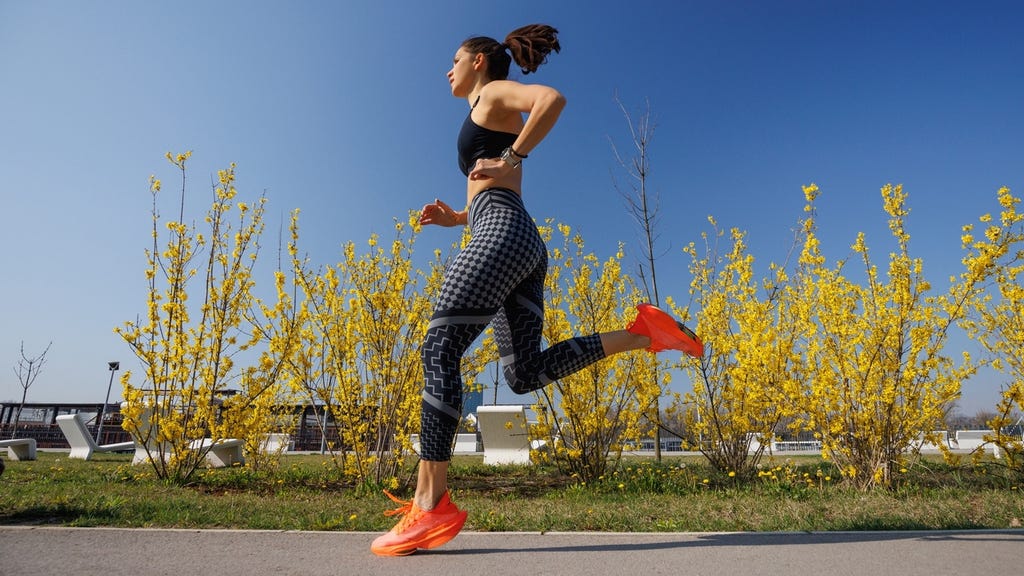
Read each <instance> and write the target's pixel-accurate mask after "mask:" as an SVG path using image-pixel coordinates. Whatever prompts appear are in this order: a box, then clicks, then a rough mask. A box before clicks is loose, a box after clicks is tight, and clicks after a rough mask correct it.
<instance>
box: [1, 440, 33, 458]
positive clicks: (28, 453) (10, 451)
mask: <svg viewBox="0 0 1024 576" xmlns="http://www.w3.org/2000/svg"><path fill="white" fill-rule="evenodd" d="M0 448H7V457H8V458H9V459H11V460H35V459H36V439H35V438H13V439H10V440H0Z"/></svg>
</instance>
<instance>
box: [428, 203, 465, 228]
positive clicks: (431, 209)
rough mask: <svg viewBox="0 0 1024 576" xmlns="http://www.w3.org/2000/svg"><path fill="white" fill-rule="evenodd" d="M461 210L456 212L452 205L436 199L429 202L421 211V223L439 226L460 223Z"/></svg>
mask: <svg viewBox="0 0 1024 576" xmlns="http://www.w3.org/2000/svg"><path fill="white" fill-rule="evenodd" d="M460 215H461V213H460V212H456V211H455V210H453V209H452V207H451V206H449V205H447V204H445V203H444V202H441V201H440V200H438V199H436V198H435V199H434V202H433V203H431V204H427V205H425V206H424V207H423V210H422V211H421V212H420V224H424V225H426V224H437V225H438V226H457V225H459V223H460V222H459V220H460V218H459V216H460Z"/></svg>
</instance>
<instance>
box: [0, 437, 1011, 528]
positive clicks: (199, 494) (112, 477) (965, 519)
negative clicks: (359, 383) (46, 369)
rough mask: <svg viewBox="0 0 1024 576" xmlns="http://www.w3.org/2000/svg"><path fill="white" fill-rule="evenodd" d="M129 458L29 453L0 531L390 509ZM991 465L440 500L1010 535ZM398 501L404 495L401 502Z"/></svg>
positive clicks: (460, 493) (326, 483)
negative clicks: (170, 476)
mask: <svg viewBox="0 0 1024 576" xmlns="http://www.w3.org/2000/svg"><path fill="white" fill-rule="evenodd" d="M129 462H130V456H127V455H108V454H101V455H97V456H96V457H94V459H93V460H91V461H89V462H85V461H81V460H69V459H68V458H67V457H66V454H61V453H52V452H41V453H40V454H39V459H38V460H36V461H30V462H7V471H6V472H5V473H4V474H3V476H0V524H6V525H62V526H119V527H173V528H245V529H276V530H368V531H382V530H387V529H388V528H390V526H391V525H392V524H393V523H394V519H393V518H388V517H385V516H384V515H383V514H382V512H383V511H385V510H388V509H391V508H393V507H394V505H393V504H392V503H391V501H390V500H388V499H387V498H386V497H384V496H383V495H382V494H381V493H380V492H378V491H376V490H370V489H367V488H365V487H360V486H353V485H350V484H348V483H346V482H343V481H341V480H339V479H338V477H337V473H336V472H335V471H334V470H333V467H332V466H327V465H325V462H326V461H325V458H324V457H321V456H286V457H284V458H283V459H282V461H281V464H280V466H279V467H278V468H277V469H276V470H275V471H273V472H257V471H253V470H251V469H248V468H233V469H220V470H209V471H203V472H201V473H200V474H199V475H198V476H197V477H196V478H195V480H194V482H192V483H191V484H190V485H188V486H183V487H181V486H174V485H171V484H167V483H164V482H161V481H159V480H156V479H154V478H153V477H152V475H151V473H149V472H148V469H147V468H146V467H132V466H130V464H129ZM992 468H993V465H982V466H959V467H956V466H949V465H946V464H942V463H940V462H923V463H919V464H917V465H915V466H914V467H912V469H910V470H907V471H906V472H905V473H903V475H902V477H901V478H900V483H899V486H898V487H896V488H894V489H892V490H875V491H872V492H867V493H865V492H859V491H856V490H853V489H850V488H847V487H844V486H843V485H842V484H841V483H839V482H838V474H836V473H835V471H834V470H833V469H831V468H830V467H829V466H827V465H826V464H824V463H823V462H822V461H821V460H820V459H818V458H810V457H803V458H793V459H791V460H784V461H775V462H772V463H771V464H768V465H766V467H765V468H764V470H763V471H762V472H761V474H760V475H759V477H758V478H755V479H750V480H747V481H740V480H738V479H737V478H732V477H729V476H728V475H726V474H720V473H718V474H716V473H713V472H712V471H711V470H710V469H709V468H708V467H707V466H706V465H704V464H703V461H702V460H701V459H700V458H669V459H666V460H665V462H664V463H663V464H660V465H659V464H655V463H654V462H653V460H651V459H642V458H637V459H633V460H626V461H624V462H623V464H622V466H621V467H620V468H619V470H618V471H616V472H613V473H610V474H609V475H607V476H606V477H604V478H602V479H600V480H598V481H596V482H591V483H590V484H584V483H582V482H579V481H578V480H577V479H575V478H573V477H570V476H565V475H563V474H560V473H558V472H557V471H556V470H554V469H552V468H546V467H537V466H531V467H522V466H520V467H516V466H507V467H491V466H484V465H482V464H481V463H480V459H479V458H457V459H456V460H455V461H454V462H453V463H452V466H451V480H450V484H451V486H452V489H453V498H454V499H455V501H456V502H457V503H458V504H459V506H461V507H463V508H465V509H466V510H468V511H469V520H468V522H467V529H469V530H479V531H512V530H525V531H571V530H594V531H622V532H648V531H697V532H708V531H737V530H743V531H803V530H906V529H924V530H933V529H974V528H1009V527H1019V526H1020V525H1021V522H1022V521H1024V495H1022V494H1021V492H1022V491H1024V490H1022V489H1021V488H1022V487H1021V486H1018V485H1017V484H1016V483H1015V482H1014V481H1012V480H1007V479H1006V478H1005V477H1004V476H1003V475H1000V474H998V473H996V472H995V471H994V470H992ZM406 496H408V495H407V494H406Z"/></svg>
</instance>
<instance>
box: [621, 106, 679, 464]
mask: <svg viewBox="0 0 1024 576" xmlns="http://www.w3.org/2000/svg"><path fill="white" fill-rule="evenodd" d="M615 103H616V104H617V105H618V107H619V109H620V110H621V111H622V115H623V116H625V117H626V124H627V125H628V126H629V135H630V142H629V143H630V145H631V146H632V148H633V150H632V154H631V155H628V157H626V155H623V154H621V153H620V152H619V150H618V148H617V147H616V146H615V142H614V141H613V140H612V139H611V138H610V137H609V139H608V140H609V142H610V143H611V146H612V152H613V153H614V154H615V160H616V161H617V162H618V163H619V166H621V167H622V169H623V170H624V171H625V172H626V175H627V176H628V183H627V185H628V189H625V190H624V189H623V188H621V187H620V186H619V184H618V183H617V182H616V181H615V178H614V175H613V176H612V183H613V185H614V186H615V189H616V191H618V193H619V195H620V196H622V198H623V200H624V201H625V203H626V209H627V211H628V212H629V214H630V216H632V217H633V219H634V220H635V221H636V223H637V226H639V228H640V234H641V236H642V242H643V249H642V255H641V261H640V263H639V274H638V275H639V277H640V282H641V284H642V285H643V288H644V293H645V294H646V295H647V299H648V300H650V301H651V302H652V303H653V304H654V305H655V306H661V296H660V295H659V293H658V274H657V268H656V267H655V261H656V260H657V258H658V256H662V255H664V254H665V252H660V253H659V252H657V251H656V248H655V244H656V242H657V239H658V233H657V224H658V209H659V207H660V202H659V198H658V194H657V193H656V192H653V191H651V190H649V189H648V186H647V179H648V175H649V174H650V159H649V156H648V150H649V149H650V144H651V139H652V138H653V137H654V123H653V120H652V118H651V103H650V101H649V100H645V101H644V109H643V110H642V111H641V112H640V114H639V115H638V116H637V117H636V118H634V117H633V116H632V115H631V114H630V113H629V111H628V110H626V107H625V106H624V105H623V104H622V101H621V100H620V99H619V97H618V95H617V94H616V95H615ZM658 372H660V366H659V367H658V368H657V369H656V370H655V377H656V378H658V381H659V382H660V381H661V379H660V377H659V376H658ZM660 396H661V395H660V394H659V395H658V397H657V398H655V400H654V406H652V407H651V409H650V410H649V416H648V417H649V418H650V419H651V420H652V421H653V424H654V456H655V459H656V460H657V461H658V462H661V431H662V428H663V426H662V422H661V406H660V404H661V402H660Z"/></svg>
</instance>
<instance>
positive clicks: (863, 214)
mask: <svg viewBox="0 0 1024 576" xmlns="http://www.w3.org/2000/svg"><path fill="white" fill-rule="evenodd" d="M531 22H545V23H549V24H552V25H554V26H555V27H557V28H559V30H560V31H561V35H560V37H561V40H562V45H563V50H562V53H561V54H557V55H553V56H552V57H551V59H550V61H549V63H548V64H547V65H545V66H544V67H542V68H541V69H540V71H539V72H538V74H536V76H534V75H530V76H526V77H523V78H521V79H522V80H523V81H527V82H541V83H545V84H550V85H553V86H555V87H557V88H558V89H559V90H561V91H562V92H563V93H564V94H565V95H566V97H567V99H568V106H567V108H566V109H565V112H564V113H563V115H562V118H561V119H560V121H559V123H558V125H557V126H556V128H555V129H554V131H553V132H552V133H551V134H550V135H549V137H548V138H547V140H545V142H543V143H542V144H541V146H540V147H538V148H537V149H536V150H535V151H534V152H532V153H531V154H530V159H529V161H528V166H527V168H528V171H527V175H526V178H525V184H524V187H525V198H526V202H527V206H528V208H529V210H530V212H531V214H532V215H533V216H534V217H535V218H538V219H544V218H549V217H551V218H555V219H556V220H558V221H561V222H564V223H567V224H570V225H572V226H573V227H575V228H577V229H579V230H580V231H581V232H582V233H583V234H584V236H585V238H586V239H587V241H588V242H587V244H588V248H590V249H591V250H593V251H595V252H597V253H598V254H603V255H608V254H610V253H611V251H612V250H613V249H614V247H615V245H616V244H617V242H619V241H622V242H626V243H627V247H633V246H637V244H638V243H637V236H636V232H637V231H636V228H635V226H634V225H633V224H632V223H631V222H630V221H629V218H628V217H626V214H625V212H624V208H623V205H622V202H621V200H620V198H619V196H618V194H617V192H616V191H615V189H614V187H613V185H612V174H613V173H616V164H615V160H614V156H613V154H612V151H611V147H610V145H609V139H611V140H613V141H615V142H616V143H617V144H618V145H619V146H620V147H625V146H626V145H627V142H626V138H627V137H628V133H627V129H626V128H627V126H626V122H625V120H624V118H623V115H622V113H621V111H620V110H619V108H618V106H617V105H616V103H615V96H616V95H618V97H619V99H620V100H621V101H622V102H623V103H624V104H625V105H626V107H627V108H628V109H629V110H630V111H632V112H634V113H635V112H637V111H639V110H640V109H641V108H642V107H643V105H644V102H645V101H649V102H650V105H651V108H652V110H653V113H654V117H655V122H656V132H655V134H654V140H653V142H652V151H651V162H652V172H651V179H650V184H651V186H652V187H653V189H654V190H655V191H657V192H658V193H659V194H660V196H661V210H662V219H663V220H662V230H661V242H662V249H663V250H664V251H665V256H664V257H663V258H662V261H661V262H660V266H661V267H662V268H661V270H662V271H661V272H660V274H661V281H662V282H664V284H662V292H663V293H667V294H671V295H673V296H674V297H676V298H677V299H684V298H685V296H686V290H687V286H688V283H689V276H688V274H687V271H686V266H687V259H686V258H685V257H684V255H683V254H682V253H681V252H680V250H679V249H680V247H681V246H683V245H684V244H686V243H688V242H690V241H694V240H698V239H699V235H700V233H701V232H702V231H706V230H707V224H706V218H707V216H708V215H714V216H715V217H716V218H717V220H718V221H719V223H720V224H721V225H722V226H724V227H738V228H741V229H743V230H746V231H747V232H748V233H749V244H750V247H751V251H752V252H753V253H754V255H755V256H756V257H757V258H758V260H759V262H760V263H761V264H762V265H764V266H767V263H768V262H769V261H771V260H781V259H782V258H783V256H784V254H785V251H786V249H787V248H788V246H789V244H790V242H791V237H792V234H791V232H790V230H791V229H792V227H793V225H794V223H795V222H796V220H797V219H798V218H800V217H801V215H802V213H801V207H802V204H803V197H802V193H801V185H804V184H808V183H811V182H814V183H817V184H818V185H819V186H820V187H821V188H822V191H823V196H822V198H821V200H820V202H819V211H820V225H821V234H822V236H823V240H824V248H825V250H826V254H827V255H828V257H829V258H830V260H835V259H838V258H842V257H844V256H846V255H847V253H848V247H849V245H850V243H851V242H852V240H853V238H854V236H855V234H856V233H857V232H858V231H864V232H866V233H867V235H868V243H869V245H870V246H873V247H875V251H874V254H875V255H876V256H877V257H878V258H880V259H883V258H884V254H886V253H887V252H888V247H887V246H888V244H887V243H888V240H889V237H888V231H887V228H886V220H885V215H884V213H883V212H882V210H881V200H880V195H879V189H880V188H881V187H882V186H883V185H885V184H886V183H889V182H891V183H902V184H903V185H904V187H905V189H906V190H908V191H909V193H910V206H911V209H912V212H911V216H910V224H909V229H910V233H911V235H912V251H913V253H914V255H916V256H920V257H922V258H924V261H925V265H926V269H925V272H926V274H927V275H928V277H929V278H930V279H932V280H933V281H934V283H935V284H936V285H937V286H940V287H941V286H944V285H945V279H946V278H947V277H948V276H949V275H950V274H953V273H956V271H957V269H958V268H957V266H958V264H959V259H960V256H961V254H960V246H959V236H960V233H959V232H960V226H961V225H962V224H965V223H968V222H972V221H975V220H976V218H977V217H978V216H979V215H981V214H982V213H985V212H988V211H992V210H994V208H993V207H994V206H995V193H996V190H997V189H998V188H999V187H1000V186H1004V185H1005V186H1010V187H1011V188H1012V189H1014V191H1015V192H1016V193H1017V194H1018V195H1019V194H1020V191H1021V190H1022V189H1024V185H1022V184H1024V183H1022V178H1024V170H1022V168H1021V166H1022V160H1024V154H1022V152H1024V141H1022V135H1024V114H1022V113H1021V104H1020V102H1021V94H1022V93H1024V67H1022V66H1021V65H1020V63H1021V62H1022V61H1024V45H1022V44H1021V43H1020V42H1019V33H1020V28H1021V24H1022V23H1024V8H1022V7H1021V6H1020V5H1019V3H1016V2H1005V1H999V2H972V3H968V2H945V1H919V2H905V1H888V2H881V1H878V2H876V1H859V2H852V1H834V2H827V1H820V0H819V1H809V0H808V1H777V2H754V1H750V2H740V1H717V0H691V1H672V2H654V1H650V0H632V1H630V2H622V1H614V2H613V1H608V0H600V1H590V2H555V1H551V0H543V1H533V0H519V1H517V2H515V3H512V4H509V3H481V2H468V1H467V2H462V1H448V0H438V1H433V2H413V1H408V2H397V1H391V0H377V1H374V2H365V1H356V0H354V1H351V2H340V1H339V2H327V1H321V2H312V1H310V2H288V3H285V2H265V1H248V2H198V1H191V0H182V1H178V2H173V3H167V2H161V3H156V2H129V1H107V2H99V1H96V2H71V1H66V2H55V1H48V0H37V1H32V2H27V1H16V0H0V79H2V89H0V118H2V121H0V202H2V204H0V206H2V209H0V219H2V225H0V245H2V247H3V248H2V250H0V269H2V270H3V274H2V277H0V278H2V279H0V302H2V306H3V309H2V323H0V325H2V329H0V401H6V400H16V399H18V398H20V395H21V389H20V386H19V385H18V382H17V379H16V377H15V375H14V373H13V370H12V369H9V368H8V366H9V367H11V368H13V367H14V366H15V365H16V364H17V361H18V358H19V355H18V354H19V346H20V343H21V342H22V341H24V343H25V347H26V351H27V352H28V353H29V354H33V353H38V352H40V351H42V349H43V348H45V346H46V345H47V343H48V342H50V341H52V342H53V346H52V348H51V349H50V352H49V354H48V356H47V360H48V363H47V364H46V366H45V367H44V369H43V372H42V373H41V375H40V377H39V379H38V380H37V381H36V383H35V385H34V386H33V387H32V388H31V389H30V393H29V400H30V401H36V402H46V401H69V402H77V401H81V402H95V401H102V399H103V396H104V394H105V392H106V384H107V379H108V375H109V373H108V372H107V361H110V360H119V361H121V362H122V367H124V368H131V367H133V366H134V359H133V358H132V355H131V352H130V350H129V349H128V347H127V346H126V345H125V344H124V343H123V342H122V341H121V340H120V339H119V338H118V337H117V336H116V335H115V334H114V333H113V332H112V329H113V327H114V326H116V325H119V324H121V323H122V322H124V321H125V320H131V319H134V318H135V317H136V315H137V314H139V313H140V312H143V311H144V307H145V291H144V287H145V283H144V279H143V270H144V266H145V261H144V257H143V249H144V248H145V247H146V245H147V242H148V238H149V236H148V234H149V225H150V222H149V208H150V196H149V194H148V182H147V180H148V178H149V176H150V175H151V174H152V175H156V176H157V177H158V178H161V179H162V180H163V181H164V185H165V191H169V192H173V191H175V189H176V184H172V183H173V182H175V173H174V170H173V169H172V167H171V166H170V165H169V164H168V163H167V162H166V160H164V158H163V156H164V153H165V152H167V151H174V152H180V151H184V150H192V151H193V158H192V161H191V163H190V178H191V180H190V197H189V200H188V202H189V209H190V212H191V213H192V214H193V215H198V214H201V213H202V211H203V210H205V208H206V206H207V204H208V200H207V199H208V197H209V196H208V191H209V181H210V178H211V176H212V175H215V173H216V171H217V169H219V168H223V167H226V166H227V165H228V164H229V163H231V162H235V163H237V166H238V168H237V172H238V186H239V189H240V190H241V192H242V194H243V195H246V196H248V197H250V198H251V197H255V196H256V195H258V194H260V193H262V192H266V194H267V196H268V198H269V200H270V202H269V208H268V214H267V215H268V218H267V220H268V233H267V235H266V236H265V238H264V244H265V245H267V246H268V249H267V250H268V252H270V251H271V249H270V248H269V247H271V246H273V245H274V244H275V243H276V230H277V228H278V226H279V224H280V223H281V222H282V221H283V220H285V219H286V217H287V214H288V212H289V211H290V210H292V209H293V208H300V209H301V210H302V221H301V229H302V234H303V244H304V246H305V248H306V249H307V250H308V251H309V252H310V254H311V256H312V257H313V259H314V261H315V262H318V263H324V264H328V263H333V262H335V261H336V260H337V259H338V256H339V253H340V252H339V247H340V245H341V244H342V243H343V242H346V241H349V240H354V241H356V242H358V243H363V242H365V240H366V238H367V237H368V236H369V235H370V234H371V233H372V232H381V233H387V232H388V231H389V230H391V227H392V220H393V218H395V217H404V215H405V214H406V212H407V210H409V209H416V208H419V207H420V206H422V205H423V204H424V203H425V202H427V201H429V200H431V199H433V198H435V197H438V198H441V199H444V200H446V201H448V202H449V203H453V204H456V205H458V204H460V203H461V202H463V198H464V181H463V178H462V175H461V174H460V173H459V171H458V169H457V165H456V158H455V150H454V143H455V136H456V133H457V130H458V128H459V126H460V123H461V121H462V119H463V118H464V116H465V114H466V113H467V106H466V103H465V102H464V101H461V100H456V99H454V98H452V97H451V95H450V92H449V89H448V84H447V81H446V78H445V73H446V72H447V71H448V69H449V67H450V64H451V58H452V55H453V54H454V51H455V49H456V48H457V47H458V44H459V43H460V42H461V41H462V40H463V39H465V38H466V37H468V36H471V35H477V34H484V35H489V36H493V37H497V38H499V39H500V38H503V37H504V35H505V34H506V33H507V32H508V31H510V30H512V29H513V28H515V27H517V26H520V25H523V24H527V23H531ZM618 175H619V176H620V177H621V173H618ZM167 197H168V198H169V197H170V195H168V196H167ZM168 212H169V208H168V209H165V213H168ZM452 239H453V232H452V231H451V230H447V229H441V228H428V229H427V230H426V231H425V232H424V234H423V237H422V238H421V239H420V240H419V243H418V245H419V247H420V249H421V250H423V249H426V248H433V247H435V246H437V247H447V246H448V245H449V244H450V242H451V241H452ZM879 263H880V264H883V265H884V261H882V260H880V261H879ZM958 344H959V345H961V346H962V345H964V344H962V343H959V342H958ZM683 387H685V386H683ZM998 387H999V377H998V376H994V375H991V374H986V375H984V376H982V377H979V378H976V379H974V380H972V381H971V382H968V383H967V385H966V386H965V389H964V399H963V400H962V401H961V410H962V411H963V412H965V413H968V414H970V413H973V412H974V411H976V410H979V409H984V408H990V407H992V406H993V405H994V403H995V401H996V398H997V394H998ZM118 393H119V391H118V388H117V386H115V392H114V395H113V397H112V399H114V398H116V397H117V395H118Z"/></svg>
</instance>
